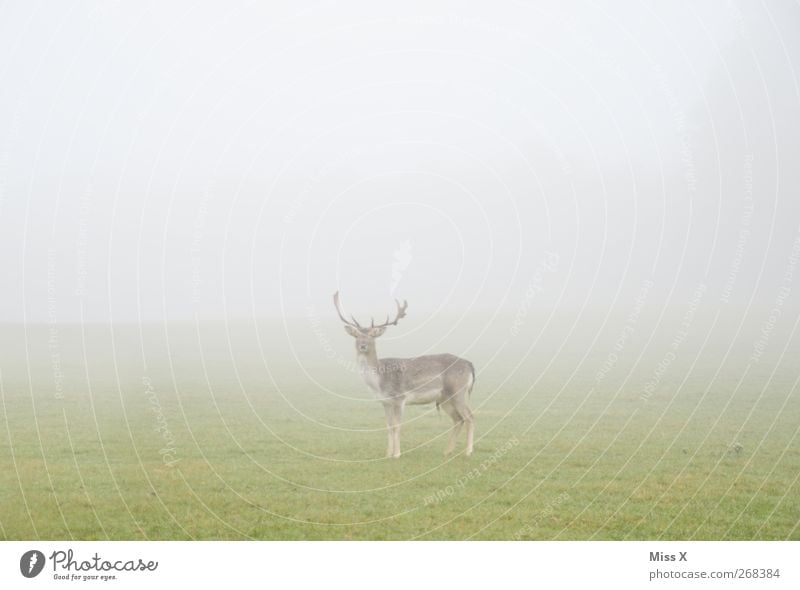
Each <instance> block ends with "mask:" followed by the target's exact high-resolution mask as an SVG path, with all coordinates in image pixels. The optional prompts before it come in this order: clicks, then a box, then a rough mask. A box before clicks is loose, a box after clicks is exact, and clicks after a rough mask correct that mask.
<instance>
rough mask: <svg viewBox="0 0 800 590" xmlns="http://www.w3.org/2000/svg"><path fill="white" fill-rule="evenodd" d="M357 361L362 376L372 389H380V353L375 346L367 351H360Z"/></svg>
mask: <svg viewBox="0 0 800 590" xmlns="http://www.w3.org/2000/svg"><path fill="white" fill-rule="evenodd" d="M356 361H357V363H358V372H359V373H360V374H361V378H362V379H364V382H365V383H366V384H367V386H368V387H369V388H370V389H371V390H372V391H375V392H377V391H380V376H379V372H378V366H379V365H378V353H377V352H376V351H375V348H374V347H373V348H371V349H370V350H368V351H367V352H359V353H358V355H357V357H356Z"/></svg>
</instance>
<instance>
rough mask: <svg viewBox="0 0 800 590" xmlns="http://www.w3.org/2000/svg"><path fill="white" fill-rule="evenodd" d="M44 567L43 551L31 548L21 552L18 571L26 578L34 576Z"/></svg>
mask: <svg viewBox="0 0 800 590" xmlns="http://www.w3.org/2000/svg"><path fill="white" fill-rule="evenodd" d="M43 569H44V553H42V552H41V551H36V549H31V550H30V551H26V552H25V553H23V555H22V557H21V558H20V560H19V571H20V572H22V575H23V576H25V577H26V578H35V577H36V576H38V575H39V574H40V573H42V570H43Z"/></svg>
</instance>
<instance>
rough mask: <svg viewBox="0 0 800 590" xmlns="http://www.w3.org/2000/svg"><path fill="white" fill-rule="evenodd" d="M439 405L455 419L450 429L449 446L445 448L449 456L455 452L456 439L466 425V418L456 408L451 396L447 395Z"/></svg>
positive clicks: (445, 452)
mask: <svg viewBox="0 0 800 590" xmlns="http://www.w3.org/2000/svg"><path fill="white" fill-rule="evenodd" d="M439 407H441V408H442V409H443V410H444V411H445V412H446V413H447V415H448V416H450V419H451V420H453V427H452V429H451V430H450V439H449V440H448V441H447V447H445V449H444V454H445V456H447V455H449V454H450V453H452V452H453V449H454V448H455V446H456V439H457V438H458V435H459V433H460V432H461V427H462V426H464V418H463V417H462V416H461V414H460V413H459V412H458V410H457V409H456V407H455V405H454V404H453V400H452V398H451V397H446V398H445V400H444V401H443V402H442V403H441V404H440V405H439Z"/></svg>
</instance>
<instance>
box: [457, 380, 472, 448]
mask: <svg viewBox="0 0 800 590" xmlns="http://www.w3.org/2000/svg"><path fill="white" fill-rule="evenodd" d="M468 393H469V390H468V389H467V388H466V387H463V388H461V389H460V390H459V392H458V393H457V394H456V395H455V396H453V400H452V402H453V405H454V406H455V410H456V412H458V415H459V416H461V419H462V420H463V423H464V424H466V425H467V450H466V452H465V454H466V455H467V457H469V456H470V455H471V454H472V445H473V442H474V439H475V418H474V416H473V414H472V410H471V409H470V407H469V404H468V403H467V396H468Z"/></svg>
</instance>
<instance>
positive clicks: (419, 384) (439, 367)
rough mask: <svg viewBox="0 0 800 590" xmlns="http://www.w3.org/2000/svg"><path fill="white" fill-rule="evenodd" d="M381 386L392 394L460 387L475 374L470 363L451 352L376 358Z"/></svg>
mask: <svg viewBox="0 0 800 590" xmlns="http://www.w3.org/2000/svg"><path fill="white" fill-rule="evenodd" d="M378 363H379V373H380V380H381V388H382V389H383V390H384V391H387V392H389V393H392V394H395V395H396V394H400V393H405V392H408V391H413V390H416V391H421V390H436V391H441V390H442V389H445V388H460V387H462V386H464V385H466V384H467V383H469V382H470V381H469V380H470V379H471V378H473V376H474V370H473V367H472V363H470V362H469V361H468V360H465V359H462V358H460V357H457V356H455V355H453V354H429V355H425V356H418V357H412V358H406V359H398V358H384V359H380V360H379V361H378Z"/></svg>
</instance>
